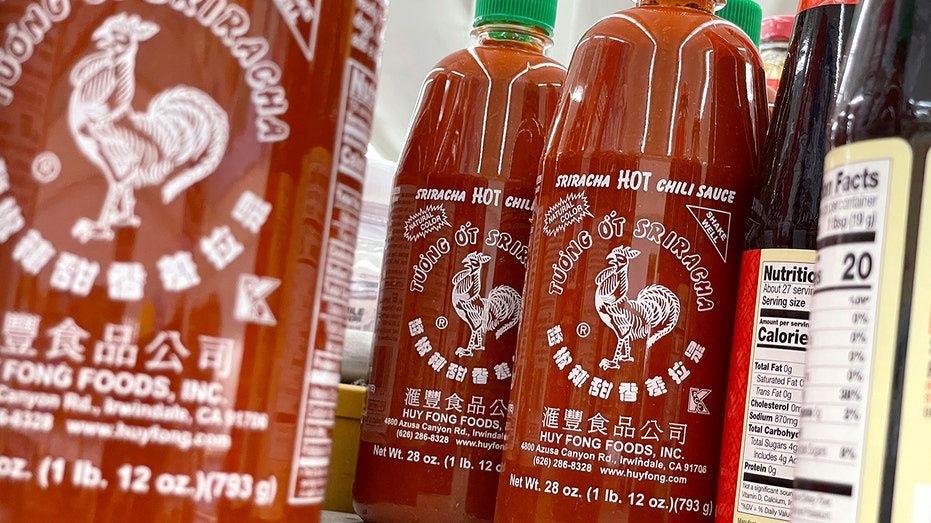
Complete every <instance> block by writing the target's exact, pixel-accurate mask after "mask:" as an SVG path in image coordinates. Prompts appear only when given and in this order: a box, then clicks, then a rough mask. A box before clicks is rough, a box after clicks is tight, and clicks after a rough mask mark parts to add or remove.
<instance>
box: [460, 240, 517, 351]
mask: <svg viewBox="0 0 931 523" xmlns="http://www.w3.org/2000/svg"><path fill="white" fill-rule="evenodd" d="M490 260H491V256H488V255H487V254H484V253H481V252H471V253H469V254H467V255H466V257H465V258H463V259H462V265H463V267H465V268H464V269H462V270H461V271H459V272H457V273H456V274H455V275H454V276H453V297H452V302H453V308H454V309H456V314H458V315H459V317H460V318H462V320H463V321H464V322H466V323H467V324H468V325H469V327H470V328H471V329H472V335H471V336H469V344H468V346H466V347H459V348H457V349H456V356H459V357H464V356H473V355H474V354H475V351H480V350H485V335H486V334H487V333H488V332H489V331H494V332H495V337H496V338H500V337H501V336H502V335H503V334H504V333H505V332H507V331H508V330H510V329H511V328H513V327H514V326H515V325H517V324H518V322H520V313H521V309H522V306H521V296H520V293H519V292H517V291H516V290H514V288H512V287H509V286H507V285H499V286H497V287H495V288H493V289H491V292H489V293H488V297H482V266H483V265H485V264H486V263H488V262H489V261H490Z"/></svg>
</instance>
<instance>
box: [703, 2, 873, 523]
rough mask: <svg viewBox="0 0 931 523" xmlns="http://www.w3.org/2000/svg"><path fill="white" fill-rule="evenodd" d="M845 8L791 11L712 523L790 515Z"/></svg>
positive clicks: (747, 269) (808, 5) (753, 219)
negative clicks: (790, 31)
mask: <svg viewBox="0 0 931 523" xmlns="http://www.w3.org/2000/svg"><path fill="white" fill-rule="evenodd" d="M854 3H855V0H829V1H824V0H822V1H819V2H817V3H814V2H809V1H805V2H802V3H801V4H800V6H799V9H800V10H799V13H798V16H797V18H796V20H797V24H796V25H795V30H794V32H793V35H792V41H791V44H790V46H789V51H788V56H787V58H786V62H785V65H786V68H785V73H784V74H783V78H782V89H781V90H780V92H779V96H778V98H777V99H776V106H775V112H774V113H773V120H772V121H771V122H770V124H769V130H768V132H767V135H766V142H765V144H764V146H763V159H762V165H761V169H760V174H761V176H760V178H759V183H758V185H757V187H756V189H755V192H754V197H753V204H752V207H751V209H752V210H751V212H750V218H749V220H748V221H749V224H750V225H749V227H748V231H747V238H746V244H747V248H748V249H749V250H747V251H746V252H744V254H743V259H742V266H741V282H740V290H739V292H738V298H737V300H738V306H737V311H738V312H737V317H736V321H735V325H734V345H733V352H732V356H731V375H730V380H729V382H728V397H727V416H726V418H725V426H724V441H723V444H722V446H721V477H720V480H719V482H718V507H717V517H716V520H717V521H718V522H722V523H723V522H730V521H737V518H739V519H740V521H746V522H753V523H762V522H765V523H772V522H775V521H788V520H789V516H790V513H791V500H792V479H793V477H794V462H795V448H796V445H797V441H798V419H799V411H800V406H801V395H802V385H803V383H804V377H805V365H804V364H805V348H806V347H807V346H808V343H809V337H810V335H809V332H808V327H809V325H808V319H809V318H808V313H809V307H810V305H811V303H810V300H811V292H812V286H813V283H814V274H815V273H814V262H815V251H814V249H815V236H816V234H817V221H818V207H817V206H818V200H819V196H820V194H821V176H822V173H823V167H824V154H825V150H826V147H827V139H828V136H827V135H828V123H829V120H830V118H831V112H832V110H833V107H834V99H835V96H836V95H837V87H838V84H839V83H840V73H841V62H842V61H843V58H844V56H845V49H846V47H847V44H848V43H849V39H850V29H851V27H850V25H851V21H852V19H853V11H854V8H855V5H854ZM761 493H765V494H766V496H768V497H767V498H766V499H763V498H762V497H760V494H761Z"/></svg>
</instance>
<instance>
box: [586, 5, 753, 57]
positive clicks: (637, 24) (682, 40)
mask: <svg viewBox="0 0 931 523" xmlns="http://www.w3.org/2000/svg"><path fill="white" fill-rule="evenodd" d="M611 43H615V44H625V45H640V46H643V47H644V49H648V48H651V47H652V48H655V49H656V51H657V52H666V53H671V54H678V55H682V54H690V53H701V52H703V51H707V50H711V51H714V52H715V53H716V54H718V55H722V54H723V55H734V56H739V57H741V58H743V59H746V60H747V61H748V62H750V63H752V64H754V65H756V64H760V65H762V59H761V58H760V53H759V51H758V50H757V48H756V45H754V43H753V42H752V41H750V39H749V37H747V35H746V34H744V32H743V31H742V30H741V29H740V28H738V27H737V26H736V25H734V24H732V23H731V22H728V21H726V20H724V19H722V18H719V17H716V16H714V15H712V14H710V13H706V12H704V11H701V10H698V9H694V8H687V7H663V6H653V7H640V8H635V9H627V10H623V11H619V12H617V13H614V14H612V15H609V16H607V17H605V18H602V19H601V20H599V21H598V22H597V23H595V24H594V25H593V26H592V27H591V28H590V29H589V30H588V31H587V32H586V33H585V35H583V37H582V38H581V40H580V42H579V47H584V46H588V45H595V46H598V45H610V44H611Z"/></svg>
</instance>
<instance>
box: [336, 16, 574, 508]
mask: <svg viewBox="0 0 931 523" xmlns="http://www.w3.org/2000/svg"><path fill="white" fill-rule="evenodd" d="M555 16H556V2H555V0H521V1H516V0H479V2H478V3H477V5H476V16H475V29H474V31H473V33H472V34H473V36H474V37H475V38H476V40H477V42H476V44H475V45H474V46H472V47H469V48H467V49H463V50H460V51H457V52H455V53H453V54H451V55H449V56H447V57H446V58H443V59H442V60H441V61H440V62H439V63H438V64H437V65H436V67H435V68H434V69H433V70H432V71H431V72H430V73H429V75H428V76H427V78H426V80H425V81H424V86H423V90H422V93H421V99H420V105H419V107H418V109H417V111H416V114H415V116H414V119H413V124H412V126H411V130H410V134H409V136H408V138H407V143H406V145H405V148H404V151H403V153H402V155H401V159H400V162H399V164H398V172H397V177H396V179H395V186H394V195H393V202H392V208H391V212H390V223H389V232H388V243H387V247H386V252H385V264H384V281H383V284H382V290H381V296H380V298H379V308H378V320H377V325H376V328H375V342H374V353H373V360H372V367H371V371H370V375H369V386H368V387H369V390H368V398H367V404H366V411H365V415H364V417H363V422H362V435H361V442H360V445H359V459H358V467H357V473H356V481H355V485H354V489H353V498H354V504H355V507H356V511H357V512H358V513H359V515H361V516H362V518H363V519H364V520H366V521H372V522H398V523H409V522H429V523H432V522H436V521H444V522H467V521H490V520H491V518H492V516H493V514H494V509H495V491H496V488H497V479H498V471H499V469H500V460H501V449H502V447H503V441H504V426H505V421H506V418H507V400H508V391H509V390H510V382H511V375H512V372H513V370H512V369H513V358H514V348H515V344H516V341H517V332H518V325H519V322H520V317H521V316H520V313H521V309H522V306H523V299H522V296H523V282H524V273H525V266H526V262H527V252H528V249H529V247H528V245H529V240H530V219H531V212H532V206H531V202H532V200H533V192H534V182H535V180H536V178H537V175H538V172H539V171H538V169H539V162H540V157H541V155H542V153H543V146H544V143H545V138H546V134H547V133H548V130H549V128H550V125H551V123H552V121H553V116H554V113H555V109H556V104H557V102H558V100H559V93H560V87H561V85H562V82H563V80H564V79H565V74H566V71H565V68H564V67H563V66H561V65H559V64H558V63H556V62H554V61H553V60H551V59H549V58H547V57H546V56H544V54H543V51H544V49H545V48H546V47H547V46H548V45H549V44H550V43H551V41H550V34H551V33H552V28H553V23H554V21H555Z"/></svg>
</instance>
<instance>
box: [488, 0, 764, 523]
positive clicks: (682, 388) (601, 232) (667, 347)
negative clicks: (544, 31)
mask: <svg viewBox="0 0 931 523" xmlns="http://www.w3.org/2000/svg"><path fill="white" fill-rule="evenodd" d="M722 3H723V2H722ZM637 4H638V5H637V6H636V7H634V8H632V9H629V10H625V11H621V12H618V13H615V14H613V15H610V16H608V17H606V18H605V19H603V20H601V21H600V22H598V23H596V24H595V25H594V26H593V27H592V28H591V29H590V30H589V31H588V32H587V33H586V34H585V35H584V36H583V37H582V39H581V41H580V42H579V44H578V46H577V48H576V50H575V54H574V55H573V58H572V62H571V65H570V67H569V74H568V77H567V79H566V85H565V87H564V89H563V96H562V98H561V100H560V105H559V109H558V111H557V116H556V123H555V125H554V129H553V132H552V133H551V135H550V138H549V139H548V141H547V147H546V152H545V154H544V158H543V163H542V175H541V178H540V182H539V185H538V189H537V199H536V202H535V204H534V208H535V218H534V226H533V234H532V238H533V240H532V245H531V249H530V259H529V262H528V273H527V282H526V289H527V293H526V300H525V307H524V314H523V318H522V319H521V333H520V337H519V340H518V352H517V360H516V369H517V370H516V374H515V381H514V390H513V392H512V408H511V409H510V411H511V412H510V417H509V419H508V429H507V431H508V433H507V440H506V446H505V451H504V459H503V463H504V468H503V471H502V474H501V478H500V481H499V491H498V493H499V499H498V511H497V513H496V515H495V520H496V521H499V522H524V521H541V522H543V521H560V522H576V521H577V522H586V523H589V522H609V521H610V522H618V521H677V522H692V521H711V520H712V518H713V512H714V496H715V485H716V480H717V462H718V460H717V457H718V452H719V449H720V442H721V440H720V437H721V423H722V419H723V414H724V398H725V393H726V391H725V387H726V378H727V366H728V361H729V356H730V336H722V333H724V332H729V329H731V327H732V322H733V314H734V302H735V297H736V282H737V270H738V268H739V256H740V252H741V250H742V247H743V246H742V244H741V242H740V241H739V239H740V238H742V237H743V232H744V224H745V220H746V215H747V211H748V209H749V206H750V198H751V193H750V189H751V182H752V180H753V177H754V175H755V173H756V172H757V171H758V170H759V154H760V149H761V147H762V142H763V137H764V132H765V126H766V119H767V108H766V94H765V83H764V78H763V66H762V62H761V60H760V57H759V54H758V53H757V50H756V47H755V46H754V45H753V42H751V41H750V40H749V39H748V38H747V36H746V35H745V34H744V33H743V32H742V31H741V30H740V29H739V28H737V27H736V26H734V25H733V24H731V23H729V22H727V21H724V20H721V19H719V18H717V17H715V16H714V15H713V13H712V11H713V10H714V8H715V7H719V6H717V5H715V2H712V1H711V0H688V1H686V0H650V1H645V0H644V1H639V2H637Z"/></svg>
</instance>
